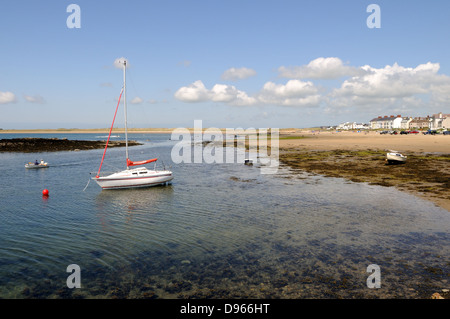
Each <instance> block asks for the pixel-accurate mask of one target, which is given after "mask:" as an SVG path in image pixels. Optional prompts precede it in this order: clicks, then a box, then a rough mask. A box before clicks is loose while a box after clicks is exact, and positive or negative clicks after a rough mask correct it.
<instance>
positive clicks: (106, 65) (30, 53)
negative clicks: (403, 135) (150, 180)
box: [0, 0, 450, 129]
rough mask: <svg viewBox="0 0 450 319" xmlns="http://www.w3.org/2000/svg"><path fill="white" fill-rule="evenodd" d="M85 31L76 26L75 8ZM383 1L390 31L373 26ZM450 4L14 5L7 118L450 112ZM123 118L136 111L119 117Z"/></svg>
mask: <svg viewBox="0 0 450 319" xmlns="http://www.w3.org/2000/svg"><path fill="white" fill-rule="evenodd" d="M71 3H74V4H77V5H78V6H79V7H80V9H81V14H80V18H81V28H68V26H67V24H66V20H67V18H68V17H69V16H70V15H71V12H66V9H67V7H68V6H69V5H70V4H71ZM370 4H377V5H378V6H379V8H380V20H381V28H369V27H368V26H367V22H366V20H367V18H368V17H369V16H370V15H371V12H366V9H367V7H368V6H369V5H370ZM449 12H450V1H437V0H431V1H400V0H395V1H375V0H372V1H360V0H359V1H357V0H346V1H331V0H330V1H320V0H319V1H300V0H297V1H285V0H277V1H272V0H271V1H256V0H251V1H248V0H240V1H234V0H227V1H211V0H210V1H206V0H204V1H203V0H196V1H192V0H184V1H171V0H168V1H137V0H130V1H125V2H124V1H112V0H110V1H103V0H100V1H76V0H73V1H61V0H58V1H31V0H30V1H20V0H18V1H8V2H5V3H3V4H2V10H1V11H0V40H1V55H0V56H1V58H2V59H1V60H2V61H1V62H0V128H3V129H13V128H15V129H22V128H25V129H27V128H63V127H64V128H94V127H109V125H110V123H111V120H112V116H113V112H114V109H115V106H116V101H117V98H118V95H119V93H120V89H121V86H122V72H121V70H119V69H117V68H115V67H114V61H115V60H116V59H117V58H121V57H125V58H127V59H128V61H129V65H130V67H129V69H128V71H127V93H128V95H127V97H128V99H127V100H128V105H129V109H128V110H129V112H128V116H129V125H130V126H131V127H192V126H193V123H194V120H196V119H200V120H203V125H204V127H205V128H206V127H230V128H237V127H243V128H249V127H254V128H262V127H278V128H285V127H310V126H316V125H336V124H339V123H341V122H344V121H357V122H368V121H369V120H370V119H372V118H374V117H377V116H379V115H397V114H401V115H403V116H426V115H428V114H430V115H431V114H434V113H438V112H441V111H442V112H444V113H450V54H449V52H450V41H448V35H449V34H450V22H449V21H450V20H449V19H448V13H449ZM117 121H118V123H117V124H116V126H117V127H120V126H121V122H120V121H123V116H122V117H121V115H120V114H119V117H118V118H117Z"/></svg>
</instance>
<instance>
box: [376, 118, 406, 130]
mask: <svg viewBox="0 0 450 319" xmlns="http://www.w3.org/2000/svg"><path fill="white" fill-rule="evenodd" d="M402 120H403V118H402V116H401V115H397V116H394V115H391V116H387V115H385V116H378V117H377V118H374V119H372V120H371V121H370V128H372V129H399V128H401V126H402Z"/></svg>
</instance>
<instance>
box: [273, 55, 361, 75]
mask: <svg viewBox="0 0 450 319" xmlns="http://www.w3.org/2000/svg"><path fill="white" fill-rule="evenodd" d="M278 72H279V76H280V77H283V78H291V79H306V78H309V79H337V78H340V77H346V76H354V75H358V74H361V73H362V70H361V69H359V68H357V67H352V66H347V65H344V63H343V62H342V60H341V59H339V58H334V57H331V58H323V57H321V58H317V59H315V60H312V61H311V62H309V63H308V64H307V65H302V66H291V67H285V66H281V67H279V68H278Z"/></svg>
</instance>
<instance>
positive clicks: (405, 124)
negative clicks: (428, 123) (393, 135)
mask: <svg viewBox="0 0 450 319" xmlns="http://www.w3.org/2000/svg"><path fill="white" fill-rule="evenodd" d="M411 121H412V117H404V118H402V122H401V123H400V128H401V129H402V130H409V123H411Z"/></svg>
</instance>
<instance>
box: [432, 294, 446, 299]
mask: <svg viewBox="0 0 450 319" xmlns="http://www.w3.org/2000/svg"><path fill="white" fill-rule="evenodd" d="M431 299H444V297H442V296H441V295H440V294H439V293H437V292H435V293H434V294H433V295H431Z"/></svg>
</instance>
